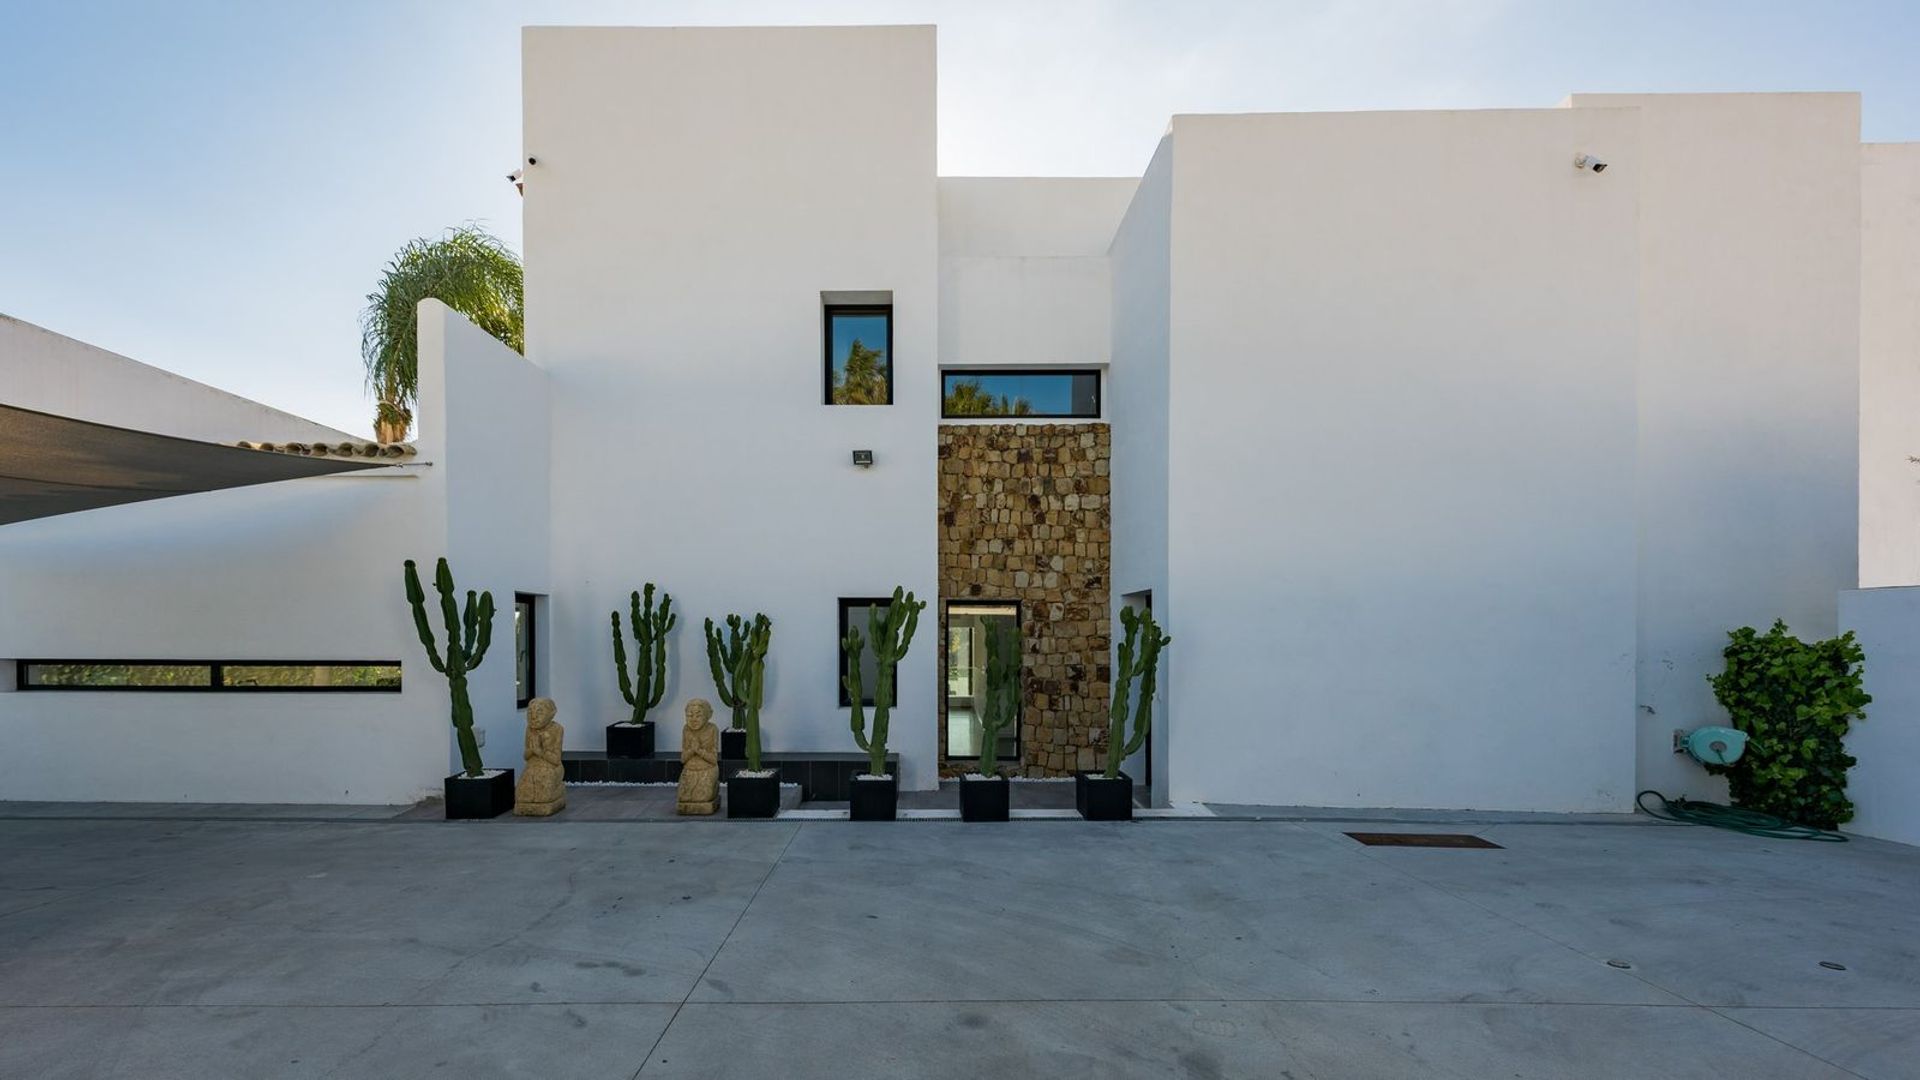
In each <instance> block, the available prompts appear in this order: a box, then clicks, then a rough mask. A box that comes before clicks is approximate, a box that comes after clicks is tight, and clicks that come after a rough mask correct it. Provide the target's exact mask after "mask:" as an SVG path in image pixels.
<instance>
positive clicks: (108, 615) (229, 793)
mask: <svg viewBox="0 0 1920 1080" xmlns="http://www.w3.org/2000/svg"><path fill="white" fill-rule="evenodd" d="M60 340H61V341H62V342H65V343H66V344H65V345H63V346H61V349H62V355H61V357H60V362H61V363H62V364H63V365H64V370H63V372H62V378H63V379H68V380H70V381H71V384H72V385H73V386H76V387H80V388H82V390H81V393H82V396H84V398H85V400H86V401H88V402H92V403H95V404H96V405H98V406H100V407H102V408H104V409H107V410H113V409H126V410H127V412H126V413H125V414H124V417H123V418H122V419H120V420H118V421H117V422H122V423H129V424H130V425H131V426H136V427H144V428H146V429H147V430H158V431H171V432H173V433H175V434H183V435H193V436H197V437H201V438H224V437H225V436H226V435H229V434H232V435H233V436H234V437H235V438H238V437H239V435H238V434H237V431H239V430H246V431H250V432H252V431H253V428H252V427H251V426H248V427H247V428H244V429H238V428H232V427H221V426H220V425H230V424H235V423H242V424H248V425H251V424H252V422H253V421H252V418H253V417H254V416H256V415H258V416H267V417H271V416H273V415H275V414H273V413H272V410H268V409H266V408H265V407H264V406H259V405H256V404H255V403H252V402H248V401H245V400H244V399H236V398H234V397H233V396H232V395H229V394H223V393H221V392H219V391H214V390H211V389H210V388H205V387H200V386H199V384H196V383H191V382H187V381H186V380H178V382H179V383H180V384H183V387H182V386H174V385H173V380H172V379H171V377H170V376H164V373H158V374H155V373H153V370H152V369H146V370H144V371H143V370H140V369H142V368H145V365H138V364H135V363H134V362H133V361H130V360H127V359H126V358H125V357H120V356H115V355H113V354H111V353H105V352H103V351H101V350H96V349H92V348H91V347H90V346H84V345H81V344H80V343H78V342H73V341H71V340H70V339H60ZM11 351H12V350H11V349H10V348H7V347H0V355H7V354H9V353H10V352H11ZM438 363H439V360H438V354H437V353H426V352H423V354H422V357H421V385H422V390H421V401H420V408H419V414H420V416H421V424H422V428H423V429H431V428H432V427H433V425H434V424H436V423H437V420H436V417H438V416H439V415H440V414H441V413H442V412H443V410H444V402H443V399H442V397H441V395H440V393H439V392H438V389H437V388H438V387H439V386H440V385H441V384H442V383H443V379H442V378H441V376H440V374H439V372H438V371H437V365H438ZM132 401H139V402H140V410H139V412H138V413H137V414H136V413H135V412H134V411H133V407H132V406H131V405H130V404H129V403H130V402H132ZM95 415H105V414H104V413H96V414H95ZM279 415H284V414H279ZM308 427H309V428H312V429H318V425H308ZM300 430H302V429H301V428H300V427H299V426H297V425H292V424H289V425H288V426H287V427H285V428H283V429H282V430H281V433H279V434H278V437H280V438H288V437H295V436H294V435H293V434H292V433H294V432H298V431H300ZM318 430H322V431H325V430H327V429H318ZM262 434H272V433H260V432H254V433H253V435H252V437H255V438H258V437H261V435H262ZM439 456H440V454H439V447H438V446H437V444H436V443H435V442H434V441H433V440H430V439H424V438H423V440H422V453H421V455H420V459H421V460H435V459H437V458H438V457H439ZM445 543H446V531H445V492H444V490H443V485H442V480H441V474H440V472H439V470H437V469H436V468H431V467H423V466H420V465H409V466H407V467H404V468H400V469H392V470H377V471H373V472H365V473H350V474H345V475H340V476H327V477H312V478H306V479H300V480H290V481H284V482H281V483H276V484H266V485H260V486H256V487H247V488H234V489H230V490H225V491H212V492H204V493H201V494H195V495H184V496H178V497H174V498H169V499H160V500H154V501H151V502H142V503H134V504H130V505H125V506H115V507H107V508H103V509H98V510H90V511H86V512H83V513H78V514H68V515H63V516H60V517H53V518H45V519H42V520H38V521H27V522H20V523H16V524H13V525H8V526H6V527H5V528H4V529H0V596H5V597H6V598H7V602H6V603H5V604H4V605H0V657H5V658H8V659H19V658H33V657H41V658H49V659H86V658H99V659H170V658H177V659H183V660H186V659H191V660H224V659H235V660H244V659H258V660H329V659H332V660H398V661H401V662H402V663H403V665H404V667H403V672H404V683H403V685H404V689H403V691H402V692H401V693H399V694H339V695H323V694H274V695H270V696H256V695H237V694H141V693H117V692H8V691H12V684H11V682H8V683H7V684H6V685H5V686H0V742H4V744H5V745H6V747H7V752H6V753H5V754H0V800H11V799H21V800H40V799H44V800H59V801H74V800H95V799H98V800H120V801H154V802H259V803H405V802H411V801H413V800H415V799H417V798H419V797H420V796H422V795H425V794H429V793H431V792H433V791H435V790H437V787H438V783H439V778H440V777H441V776H443V775H445V766H446V763H447V759H448V746H449V740H450V735H449V730H448V723H447V691H446V683H445V681H444V680H442V679H441V678H440V677H439V676H438V675H436V674H434V673H433V672H432V670H431V669H429V668H428V667H427V665H426V663H425V661H424V659H423V658H422V657H421V654H420V646H419V643H418V641H417V639H416V638H415V636H414V632H413V626H412V620H411V618H410V616H409V615H408V613H407V608H406V604H405V602H404V600H403V598H402V593H401V585H400V563H401V560H402V559H404V558H406V557H407V556H408V555H410V554H413V553H415V552H430V551H439V550H442V549H443V548H444V545H445Z"/></svg>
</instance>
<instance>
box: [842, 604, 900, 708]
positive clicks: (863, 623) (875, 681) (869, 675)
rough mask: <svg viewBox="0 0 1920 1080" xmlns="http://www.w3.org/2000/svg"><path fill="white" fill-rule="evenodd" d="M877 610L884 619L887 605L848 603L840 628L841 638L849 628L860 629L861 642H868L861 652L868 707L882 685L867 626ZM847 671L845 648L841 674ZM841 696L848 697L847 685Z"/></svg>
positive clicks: (864, 692) (863, 687)
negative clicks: (873, 612) (869, 617)
mask: <svg viewBox="0 0 1920 1080" xmlns="http://www.w3.org/2000/svg"><path fill="white" fill-rule="evenodd" d="M876 610H877V611H879V612H880V613H881V614H882V616H883V617H884V615H885V613H886V610H887V605H885V604H857V603H848V604H847V606H846V612H847V614H846V620H845V622H843V623H842V624H841V626H840V637H841V638H842V639H843V640H844V639H845V638H846V636H847V630H848V629H849V628H858V629H859V631H860V638H861V640H863V641H867V642H868V644H867V646H866V647H865V648H863V649H861V650H860V689H861V691H862V693H861V701H862V703H863V704H866V705H872V704H873V703H874V701H875V700H876V699H875V698H874V696H873V690H874V687H876V686H878V685H879V684H880V662H879V661H878V660H876V659H875V658H874V655H873V644H872V641H871V639H872V637H873V635H872V633H871V632H870V630H869V628H868V626H867V613H868V612H871V611H876ZM846 670H847V651H846V649H845V648H842V649H841V650H840V673H841V674H845V673H846ZM895 689H898V687H897V686H896V687H895ZM840 696H841V697H842V698H845V697H846V696H847V690H846V686H845V685H842V686H841V688H840ZM894 700H896V701H898V700H899V695H898V694H895V695H894Z"/></svg>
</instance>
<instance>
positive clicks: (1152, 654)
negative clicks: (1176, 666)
mask: <svg viewBox="0 0 1920 1080" xmlns="http://www.w3.org/2000/svg"><path fill="white" fill-rule="evenodd" d="M1120 623H1121V625H1122V626H1124V627H1125V628H1126V637H1125V638H1124V639H1123V640H1122V641H1121V642H1120V662H1119V664H1117V665H1116V666H1115V667H1114V669H1113V705H1112V708H1111V709H1110V711H1109V713H1108V717H1107V773H1106V776H1107V779H1109V780H1115V779H1118V778H1119V776H1120V765H1121V763H1122V762H1124V761H1126V760H1127V759H1128V758H1130V757H1132V756H1133V755H1134V754H1136V753H1139V751H1140V746H1141V744H1143V743H1145V742H1146V741H1147V732H1148V731H1149V730H1151V729H1152V727H1153V683H1154V677H1155V675H1156V674H1158V670H1159V667H1160V651H1161V650H1162V649H1165V648H1166V647H1167V646H1168V645H1171V644H1173V639H1172V638H1171V637H1168V636H1167V635H1166V634H1165V633H1164V632H1162V631H1161V629H1160V624H1159V623H1156V622H1154V621H1153V613H1152V612H1147V611H1135V610H1134V609H1132V608H1122V609H1121V610H1120ZM1136 641H1137V643H1138V652H1137V653H1136V651H1135V645H1136ZM1136 676H1137V677H1139V679H1140V707H1139V709H1138V710H1137V711H1136V712H1135V713H1134V718H1133V734H1132V735H1130V736H1127V737H1126V738H1125V740H1124V741H1123V740H1122V736H1123V735H1126V724H1127V711H1128V709H1127V705H1128V698H1129V697H1130V696H1131V691H1132V688H1133V680H1134V678H1135V677H1136Z"/></svg>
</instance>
